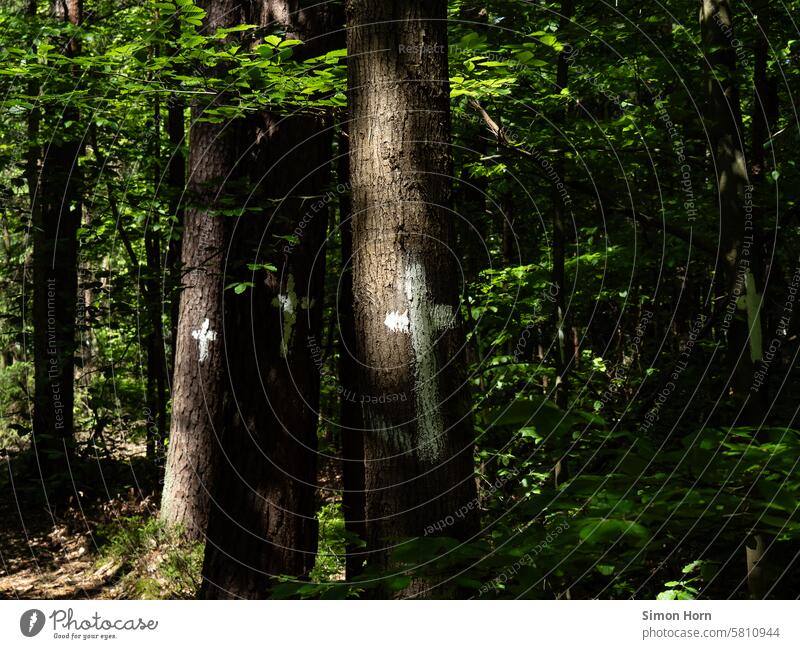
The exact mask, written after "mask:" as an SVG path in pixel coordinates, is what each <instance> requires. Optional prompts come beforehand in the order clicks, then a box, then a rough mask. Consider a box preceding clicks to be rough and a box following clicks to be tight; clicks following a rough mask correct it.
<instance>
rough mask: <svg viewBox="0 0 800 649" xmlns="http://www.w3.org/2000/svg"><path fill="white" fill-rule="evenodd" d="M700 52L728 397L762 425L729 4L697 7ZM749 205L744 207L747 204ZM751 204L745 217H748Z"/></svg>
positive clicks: (752, 256) (756, 306) (754, 561)
mask: <svg viewBox="0 0 800 649" xmlns="http://www.w3.org/2000/svg"><path fill="white" fill-rule="evenodd" d="M700 26H701V30H702V35H703V45H704V46H705V48H706V50H707V52H708V54H707V55H706V58H707V61H708V64H709V65H710V67H711V76H710V79H709V87H708V93H709V96H710V99H711V106H710V108H711V115H710V116H711V127H710V134H711V139H712V146H713V158H714V163H715V165H716V172H717V188H718V192H719V200H720V219H721V227H720V248H721V252H722V254H723V259H722V263H723V266H724V269H725V274H726V280H727V289H728V294H729V298H728V299H729V303H728V305H727V306H728V310H727V312H726V314H725V320H724V322H725V326H727V327H728V354H729V357H730V359H731V373H732V376H731V381H730V384H731V386H732V391H733V396H734V397H735V398H736V401H737V402H738V403H739V404H741V405H742V407H743V416H742V418H741V420H740V421H739V422H734V425H736V424H737V423H738V424H742V423H745V424H748V423H750V424H758V425H760V424H761V423H762V422H763V416H764V412H765V410H764V406H765V402H764V400H763V395H760V393H758V392H756V393H755V395H753V393H752V392H751V391H750V387H751V385H752V381H753V372H754V368H755V364H756V363H758V362H759V361H760V360H761V355H762V343H761V303H762V296H761V291H760V289H759V286H758V285H757V278H756V273H757V272H758V267H759V254H758V249H757V245H756V242H757V241H758V237H757V236H756V235H757V229H756V228H759V227H760V225H761V224H760V223H757V222H754V218H753V217H754V210H753V209H752V195H753V187H752V186H751V185H750V183H749V180H748V175H747V163H746V160H745V155H744V139H743V138H744V130H743V127H742V115H741V104H740V101H739V91H738V88H737V86H736V83H735V80H734V75H735V71H736V51H735V49H734V47H733V43H734V33H733V13H732V10H731V3H730V2H729V1H728V0H703V1H702V3H701V7H700ZM748 199H749V200H748ZM748 203H749V206H750V208H749V210H748ZM765 546H766V543H765V539H764V538H763V536H761V535H755V536H753V537H752V538H751V539H748V540H747V549H746V562H747V581H748V588H749V590H750V596H751V597H753V598H756V599H760V598H762V597H763V596H764V593H765V592H766V590H765V588H766V580H765V578H764V568H763V562H764V559H765V557H764V552H765Z"/></svg>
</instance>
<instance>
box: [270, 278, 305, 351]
mask: <svg viewBox="0 0 800 649" xmlns="http://www.w3.org/2000/svg"><path fill="white" fill-rule="evenodd" d="M294 286H295V282H294V275H292V274H289V276H288V278H287V279H286V293H281V294H280V295H278V297H276V298H275V299H274V300H272V306H275V307H278V308H279V309H280V310H281V311H282V312H283V316H282V318H281V319H282V321H283V335H282V336H281V356H282V357H283V358H288V357H289V350H290V349H291V344H292V337H293V336H294V328H295V325H296V324H297V307H298V305H299V307H300V309H306V310H307V309H311V308H313V306H314V299H313V298H311V299H309V298H308V296H304V297H303V298H302V299H300V300H298V299H297V291H295V288H294Z"/></svg>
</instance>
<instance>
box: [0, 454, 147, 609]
mask: <svg viewBox="0 0 800 649" xmlns="http://www.w3.org/2000/svg"><path fill="white" fill-rule="evenodd" d="M0 461H1V462H2V463H3V464H4V465H5V466H4V467H3V474H0V599H18V598H22V599H114V598H117V597H121V596H124V595H123V594H122V592H121V590H122V589H121V585H120V582H119V579H118V578H117V577H118V573H119V572H120V568H121V562H120V561H119V560H114V559H113V557H108V556H104V554H103V552H102V540H100V539H98V534H97V533H98V530H102V529H103V528H104V526H106V527H108V526H109V525H113V524H114V521H121V520H124V519H125V518H126V517H130V516H139V515H147V513H148V512H149V511H150V510H154V508H153V505H152V502H153V497H152V480H150V479H147V480H143V477H144V476H147V475H148V471H147V470H146V468H145V459H144V448H143V446H142V447H141V448H140V447H139V446H137V445H134V444H129V445H125V447H124V448H119V447H117V448H115V449H114V454H113V456H104V457H102V458H97V457H95V458H93V459H89V458H84V459H82V460H79V464H78V465H77V466H75V467H74V473H73V476H71V478H72V481H73V483H74V484H79V485H81V487H80V489H78V490H76V489H75V488H69V486H68V485H67V486H65V487H64V489H69V493H71V494H72V495H71V496H69V498H68V499H67V501H66V503H64V504H61V505H59V506H58V509H56V507H55V504H54V501H53V499H52V495H53V494H50V497H49V498H48V495H47V494H45V492H44V489H43V486H42V482H41V478H40V477H39V476H38V475H37V472H36V471H35V470H33V471H32V470H31V458H30V454H29V453H28V452H26V451H24V450H23V451H19V452H15V453H8V454H6V456H5V457H4V458H2V459H0ZM32 476H35V479H34V478H33V477H32ZM148 477H149V476H148ZM62 502H63V499H62Z"/></svg>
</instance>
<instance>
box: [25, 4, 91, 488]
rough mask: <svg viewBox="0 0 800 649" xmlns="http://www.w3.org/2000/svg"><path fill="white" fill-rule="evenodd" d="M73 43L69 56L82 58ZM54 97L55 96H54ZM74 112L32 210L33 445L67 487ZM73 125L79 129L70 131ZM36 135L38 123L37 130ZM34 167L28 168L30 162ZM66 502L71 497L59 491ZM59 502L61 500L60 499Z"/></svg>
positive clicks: (68, 111)
mask: <svg viewBox="0 0 800 649" xmlns="http://www.w3.org/2000/svg"><path fill="white" fill-rule="evenodd" d="M52 12H53V14H54V15H55V17H56V18H57V19H59V20H62V21H64V22H70V23H72V24H74V25H79V24H80V23H81V3H80V2H79V0H70V1H69V2H56V3H53V5H52ZM79 51H80V48H79V43H78V41H77V40H76V39H75V38H72V39H71V40H70V41H69V42H68V43H66V44H65V46H64V53H65V54H66V55H67V56H75V55H77V54H78V53H79ZM50 90H55V89H52V88H51V89H50ZM78 119H79V115H78V112H77V110H76V109H75V108H73V107H71V106H67V107H66V108H64V110H63V114H61V119H60V120H58V121H57V122H54V123H53V124H52V126H51V131H50V133H51V136H50V137H49V138H48V139H47V140H46V141H45V142H44V153H43V161H42V169H41V176H40V178H39V190H40V192H41V194H40V195H41V199H40V200H39V201H38V204H37V201H36V200H34V201H33V203H34V205H33V210H32V211H33V215H32V216H33V275H34V277H33V282H34V295H33V318H34V367H35V369H34V372H35V397H34V398H35V401H34V416H33V443H34V446H35V449H36V454H37V460H38V462H39V467H40V470H41V471H42V472H43V477H45V478H47V479H48V481H49V482H50V483H51V484H57V483H58V481H59V479H63V481H64V482H65V483H69V479H70V478H69V467H68V456H69V452H70V448H71V444H72V440H73V435H74V430H73V413H72V410H73V404H74V378H75V377H74V375H75V361H74V355H75V314H76V306H77V301H78V268H77V262H78V238H77V232H78V228H79V227H80V223H81V213H82V206H81V202H80V199H81V191H82V187H81V175H80V169H79V167H78V158H79V156H80V154H81V151H82V148H83V143H82V140H81V135H80V131H79V128H78V126H77V123H78ZM67 122H72V123H73V126H71V127H67V125H66V124H67ZM35 126H36V128H38V123H36V125H35ZM29 164H30V162H29ZM58 493H61V494H62V495H68V492H67V491H66V490H62V491H59V492H58ZM54 495H55V496H56V498H58V496H57V494H56V493H55V492H54Z"/></svg>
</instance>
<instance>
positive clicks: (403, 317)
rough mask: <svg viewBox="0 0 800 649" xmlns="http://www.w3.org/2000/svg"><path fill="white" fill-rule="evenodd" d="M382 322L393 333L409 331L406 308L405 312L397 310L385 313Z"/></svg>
mask: <svg viewBox="0 0 800 649" xmlns="http://www.w3.org/2000/svg"><path fill="white" fill-rule="evenodd" d="M383 324H385V325H386V326H387V327H388V328H389V330H390V331H394V332H395V333H400V332H402V333H409V320H408V309H406V312H405V313H399V312H398V311H392V312H391V313H387V314H386V320H384V321H383Z"/></svg>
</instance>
